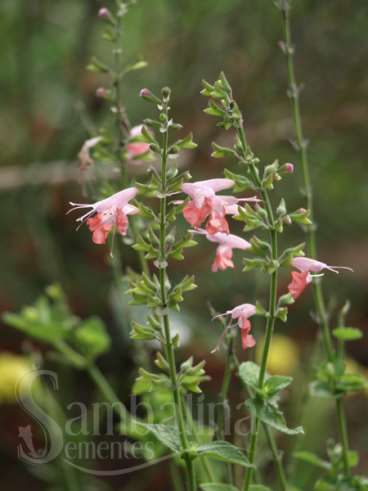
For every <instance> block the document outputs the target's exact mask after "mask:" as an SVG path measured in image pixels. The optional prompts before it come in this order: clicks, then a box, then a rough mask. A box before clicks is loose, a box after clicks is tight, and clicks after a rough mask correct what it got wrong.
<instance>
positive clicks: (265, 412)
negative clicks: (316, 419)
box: [246, 399, 304, 435]
mask: <svg viewBox="0 0 368 491" xmlns="http://www.w3.org/2000/svg"><path fill="white" fill-rule="evenodd" d="M246 405H247V406H248V407H249V409H250V410H251V412H252V413H253V414H254V415H256V416H258V418H259V419H260V420H261V421H262V422H263V423H266V424H267V425H268V426H271V427H272V428H275V430H277V431H280V432H281V433H286V434H287V435H297V434H304V430H303V428H302V427H301V426H297V427H296V428H288V426H287V425H286V421H285V418H284V415H283V413H282V412H281V411H280V409H279V408H278V406H277V404H276V403H275V402H270V401H259V400H257V399H248V400H247V401H246Z"/></svg>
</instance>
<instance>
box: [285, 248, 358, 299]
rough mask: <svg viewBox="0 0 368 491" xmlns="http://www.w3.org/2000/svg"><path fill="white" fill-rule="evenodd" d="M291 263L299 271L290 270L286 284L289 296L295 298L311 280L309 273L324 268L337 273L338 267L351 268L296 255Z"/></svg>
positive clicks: (318, 271)
mask: <svg viewBox="0 0 368 491" xmlns="http://www.w3.org/2000/svg"><path fill="white" fill-rule="evenodd" d="M291 265H292V266H294V268H296V269H298V270H299V271H292V273H291V282H290V283H289V285H288V290H289V293H290V294H291V296H292V297H293V298H294V300H296V299H297V298H299V297H300V295H301V294H302V293H303V291H304V290H305V289H306V287H307V286H308V285H309V284H310V283H311V282H312V279H313V275H312V274H311V273H320V272H321V271H323V270H324V269H328V270H329V271H333V272H334V273H338V271H337V270H338V269H347V270H349V271H352V269H351V268H347V267H345V266H329V265H328V264H326V263H322V262H321V261H317V260H316V259H311V258H309V257H303V256H298V257H294V258H293V259H292V260H291Z"/></svg>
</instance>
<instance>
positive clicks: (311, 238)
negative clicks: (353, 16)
mask: <svg viewBox="0 0 368 491" xmlns="http://www.w3.org/2000/svg"><path fill="white" fill-rule="evenodd" d="M281 12H282V20H283V28H284V43H285V44H284V50H285V53H286V56H287V65H288V79H289V91H290V97H291V100H292V106H293V116H294V126H295V133H296V138H297V144H298V149H299V151H300V157H301V163H302V169H303V178H304V188H305V195H306V200H307V207H308V209H309V211H310V219H311V221H312V225H311V226H309V227H307V228H306V234H307V246H308V254H309V256H310V257H312V258H314V259H317V241H316V228H315V225H314V202H313V188H312V183H311V178H310V172H309V160H308V149H307V142H306V140H305V139H304V132H303V124H302V118H301V109H300V100H299V89H298V86H297V82H296V76H295V68H294V48H293V46H292V39H291V29H290V10H289V6H286V7H285V8H283V9H281ZM313 293H314V303H315V306H316V310H317V313H318V319H319V324H320V327H321V333H322V340H323V346H324V350H325V353H326V358H327V360H328V361H329V362H333V361H334V359H335V356H336V353H335V349H334V346H333V343H332V337H331V332H330V328H329V318H328V313H327V309H326V304H325V300H324V294H323V289H322V284H321V281H320V279H319V278H317V279H315V280H314V281H313ZM336 412H337V417H338V421H339V433H340V440H341V444H342V448H343V460H344V471H345V474H346V475H347V476H350V467H349V461H348V451H349V445H348V432H347V424H346V416H345V411H344V405H343V399H342V398H341V397H338V398H336Z"/></svg>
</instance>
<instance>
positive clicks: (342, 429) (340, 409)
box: [336, 397, 351, 477]
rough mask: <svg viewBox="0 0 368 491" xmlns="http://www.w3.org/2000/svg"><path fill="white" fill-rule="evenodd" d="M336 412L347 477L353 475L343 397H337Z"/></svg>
mask: <svg viewBox="0 0 368 491" xmlns="http://www.w3.org/2000/svg"><path fill="white" fill-rule="evenodd" d="M336 412H337V420H338V425H339V433H340V438H341V445H342V459H343V464H344V473H345V475H346V476H347V477H351V470H350V465H349V437H348V430H347V425H346V417H345V411H344V405H343V400H342V398H341V397H337V398H336Z"/></svg>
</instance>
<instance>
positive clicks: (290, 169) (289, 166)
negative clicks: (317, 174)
mask: <svg viewBox="0 0 368 491" xmlns="http://www.w3.org/2000/svg"><path fill="white" fill-rule="evenodd" d="M280 170H281V171H282V172H285V173H286V174H292V173H293V172H294V164H291V163H290V162H287V163H286V164H284V165H283V166H282V167H281V169H280Z"/></svg>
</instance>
